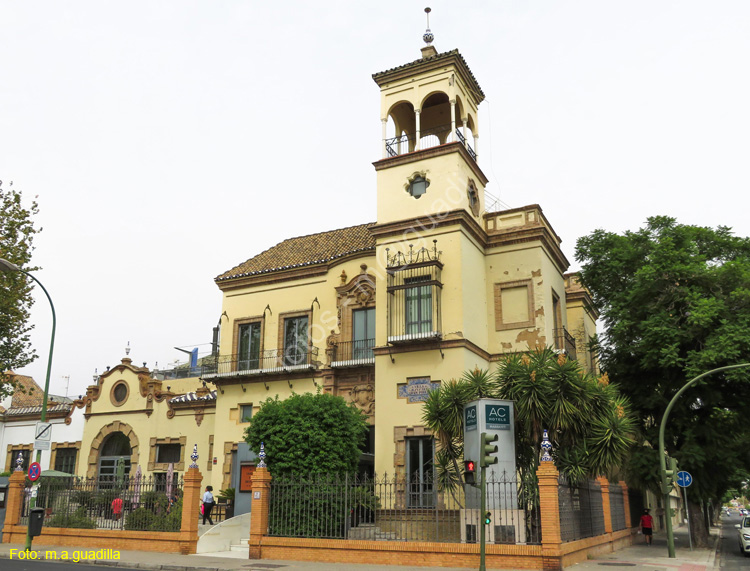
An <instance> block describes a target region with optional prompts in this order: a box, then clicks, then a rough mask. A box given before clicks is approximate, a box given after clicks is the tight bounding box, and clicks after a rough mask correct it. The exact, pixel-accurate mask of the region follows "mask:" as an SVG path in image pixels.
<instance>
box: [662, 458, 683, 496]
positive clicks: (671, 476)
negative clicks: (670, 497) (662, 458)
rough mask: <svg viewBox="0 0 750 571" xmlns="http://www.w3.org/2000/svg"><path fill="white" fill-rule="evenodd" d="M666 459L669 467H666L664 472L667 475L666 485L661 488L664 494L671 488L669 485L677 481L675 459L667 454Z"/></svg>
mask: <svg viewBox="0 0 750 571" xmlns="http://www.w3.org/2000/svg"><path fill="white" fill-rule="evenodd" d="M667 461H668V463H669V467H668V468H667V469H666V471H665V473H666V475H667V482H668V484H667V487H666V488H665V489H664V490H662V491H663V492H664V493H665V494H668V493H669V492H670V490H671V486H672V485H674V483H675V482H676V481H677V472H679V470H678V469H677V459H676V458H671V457H670V456H667Z"/></svg>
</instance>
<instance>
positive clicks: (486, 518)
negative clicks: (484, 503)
mask: <svg viewBox="0 0 750 571" xmlns="http://www.w3.org/2000/svg"><path fill="white" fill-rule="evenodd" d="M491 523H492V513H491V512H487V513H486V514H484V525H490V524H491Z"/></svg>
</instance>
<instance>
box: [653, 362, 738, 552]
mask: <svg viewBox="0 0 750 571" xmlns="http://www.w3.org/2000/svg"><path fill="white" fill-rule="evenodd" d="M741 367H750V363H742V364H740V365H729V366H727V367H719V368H718V369H712V370H710V371H707V372H705V373H703V374H702V375H698V376H697V377H695V378H694V379H691V380H689V381H688V382H687V383H685V385H684V386H683V387H682V388H681V389H680V390H679V391H677V394H676V395H675V396H673V397H672V400H671V401H669V404H668V405H667V408H666V410H665V411H664V416H663V417H662V419H661V425H660V426H659V467H660V470H661V471H660V474H661V491H662V494H664V509H665V510H666V516H667V517H666V518H665V519H666V526H667V549H668V550H669V556H670V557H672V558H674V557H675V552H674V532H673V531H672V517H671V516H672V514H671V512H670V511H669V510H670V507H669V506H670V500H669V482H668V481H667V459H666V457H665V455H664V432H665V430H666V427H667V419H668V418H669V413H670V412H671V410H672V406H673V405H674V403H675V401H676V400H677V398H678V397H679V396H680V395H681V394H682V393H684V392H685V391H686V390H687V389H688V388H690V387H691V386H693V385H694V384H695V383H697V382H698V381H700V380H701V379H702V378H703V377H707V376H708V375H711V374H713V373H718V372H719V371H728V370H730V369H739V368H741Z"/></svg>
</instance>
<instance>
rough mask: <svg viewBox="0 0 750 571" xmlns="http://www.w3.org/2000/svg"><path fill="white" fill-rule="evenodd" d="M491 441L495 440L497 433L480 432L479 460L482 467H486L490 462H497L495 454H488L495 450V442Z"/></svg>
mask: <svg viewBox="0 0 750 571" xmlns="http://www.w3.org/2000/svg"><path fill="white" fill-rule="evenodd" d="M493 442H497V434H487V433H486V432H482V461H481V462H480V466H481V467H482V468H486V467H487V466H489V465H490V464H497V456H490V454H495V453H496V452H497V444H493Z"/></svg>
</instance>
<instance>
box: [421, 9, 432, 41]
mask: <svg viewBox="0 0 750 571" xmlns="http://www.w3.org/2000/svg"><path fill="white" fill-rule="evenodd" d="M424 11H425V14H427V29H426V30H425V32H424V35H423V36H422V39H423V40H424V43H426V44H427V45H428V46H429V45H431V44H432V40H434V39H435V36H434V34H433V33H432V32H431V31H430V12H432V8H430V7H429V6H428V7H427V8H425V9H424Z"/></svg>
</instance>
